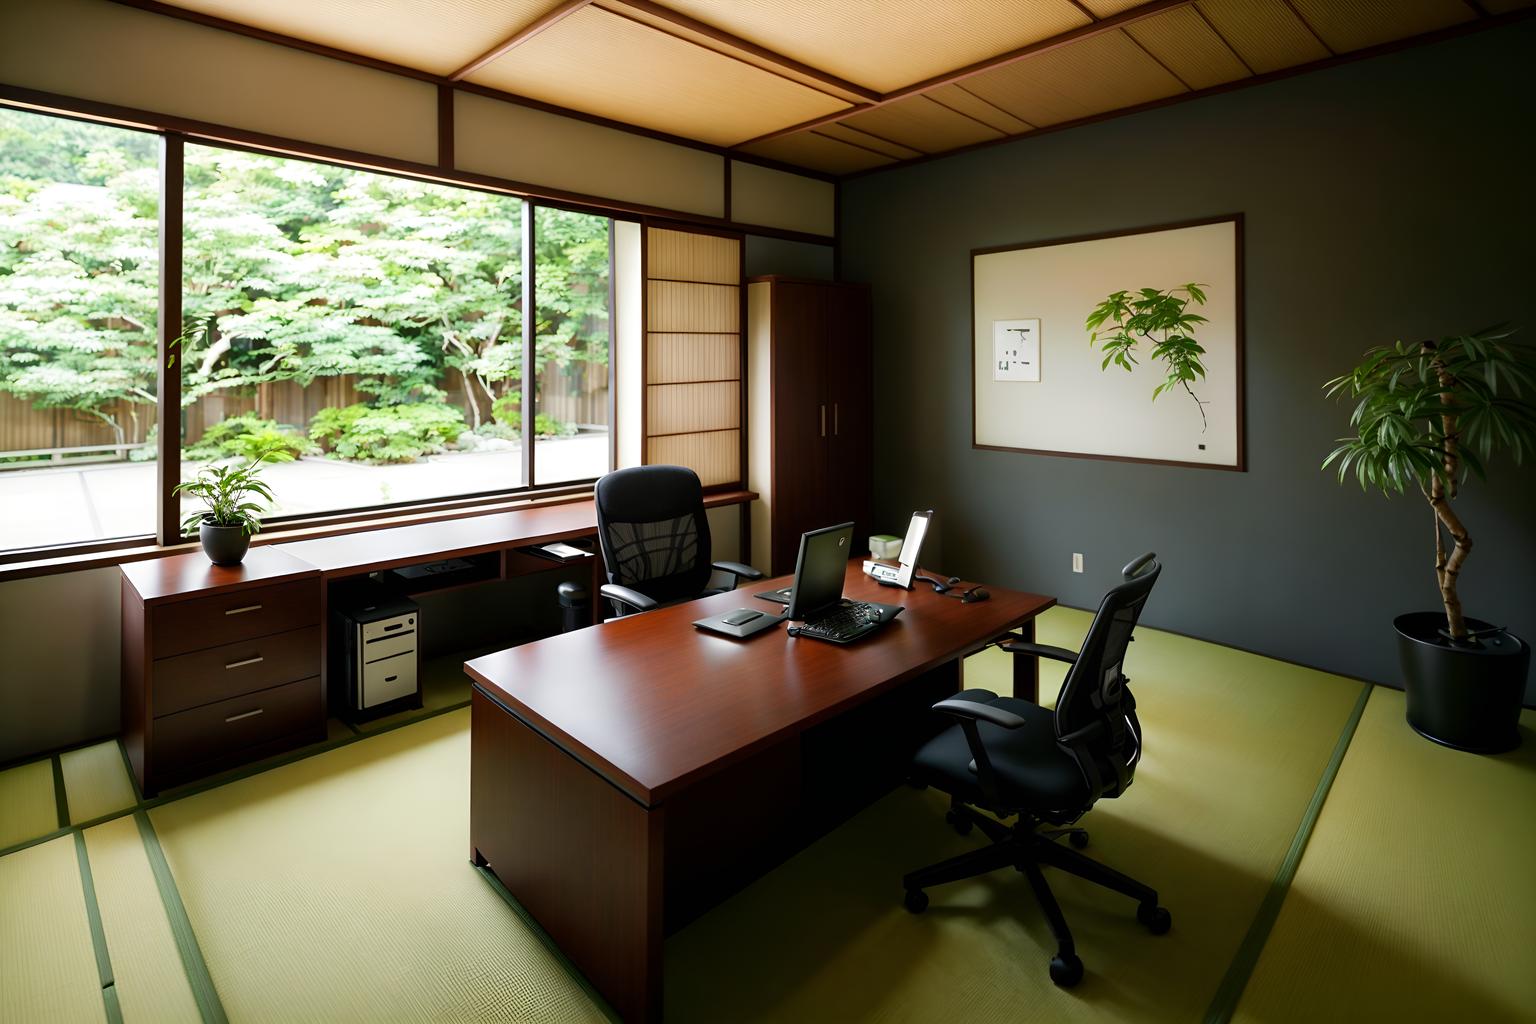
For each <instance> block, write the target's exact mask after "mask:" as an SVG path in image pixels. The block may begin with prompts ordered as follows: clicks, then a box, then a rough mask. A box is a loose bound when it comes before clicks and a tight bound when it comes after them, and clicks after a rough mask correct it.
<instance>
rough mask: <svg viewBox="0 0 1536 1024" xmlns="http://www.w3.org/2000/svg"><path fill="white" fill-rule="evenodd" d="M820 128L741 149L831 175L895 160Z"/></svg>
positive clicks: (860, 169) (864, 169) (756, 143)
mask: <svg viewBox="0 0 1536 1024" xmlns="http://www.w3.org/2000/svg"><path fill="white" fill-rule="evenodd" d="M818 132H819V129H816V130H811V131H804V132H796V133H795V134H793V135H781V136H780V137H778V138H777V139H765V140H764V141H762V142H754V143H752V144H751V145H749V146H743V147H741V149H742V152H744V153H750V154H752V155H754V156H764V157H767V158H768V159H770V160H780V161H782V162H784V163H786V164H798V165H799V166H801V167H810V168H812V169H814V170H818V171H826V172H828V173H829V174H852V173H853V172H854V171H867V170H869V169H870V168H871V167H880V166H882V165H884V164H889V163H895V161H894V160H892V159H891V158H890V157H884V156H881V155H880V154H878V153H873V152H871V151H869V150H867V149H860V148H859V147H857V146H850V145H848V144H847V143H846V142H839V141H838V140H837V139H833V138H829V137H827V136H825V135H821V134H818Z"/></svg>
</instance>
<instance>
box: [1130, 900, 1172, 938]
mask: <svg viewBox="0 0 1536 1024" xmlns="http://www.w3.org/2000/svg"><path fill="white" fill-rule="evenodd" d="M1136 920H1138V921H1140V922H1141V923H1142V924H1144V925H1146V926H1147V931H1149V932H1151V933H1152V934H1153V935H1163V934H1166V933H1167V931H1168V929H1169V928H1172V927H1173V915H1172V914H1170V913H1168V909H1167V908H1166V907H1159V906H1158V905H1157V904H1155V903H1153V904H1146V903H1143V904H1142V905H1141V906H1139V907H1137V908H1136Z"/></svg>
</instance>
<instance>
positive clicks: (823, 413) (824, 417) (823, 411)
mask: <svg viewBox="0 0 1536 1024" xmlns="http://www.w3.org/2000/svg"><path fill="white" fill-rule="evenodd" d="M821 436H822V437H826V436H827V407H826V406H825V405H823V406H822V407H821Z"/></svg>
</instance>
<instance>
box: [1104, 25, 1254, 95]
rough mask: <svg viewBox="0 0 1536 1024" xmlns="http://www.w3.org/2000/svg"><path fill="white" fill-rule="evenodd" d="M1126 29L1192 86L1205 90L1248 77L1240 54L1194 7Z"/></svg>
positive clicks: (1148, 50) (1149, 51)
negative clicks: (1239, 56) (1233, 49)
mask: <svg viewBox="0 0 1536 1024" xmlns="http://www.w3.org/2000/svg"><path fill="white" fill-rule="evenodd" d="M1125 30H1126V31H1127V32H1129V33H1130V35H1131V38H1133V39H1135V40H1136V41H1137V42H1138V43H1140V44H1141V45H1142V46H1144V47H1146V48H1147V52H1148V53H1150V54H1152V56H1154V57H1156V58H1157V59H1158V60H1160V61H1162V62H1163V64H1164V66H1166V67H1167V68H1168V70H1169V71H1172V72H1173V73H1174V74H1176V75H1178V76H1179V78H1181V79H1183V81H1184V84H1185V85H1188V86H1189V87H1190V88H1191V89H1205V88H1209V87H1210V86H1213V85H1221V84H1223V83H1225V82H1234V81H1236V80H1237V79H1239V78H1246V77H1247V76H1248V69H1247V68H1245V67H1243V62H1242V61H1241V60H1239V59H1238V57H1237V54H1236V53H1234V52H1233V51H1232V48H1231V47H1230V46H1228V45H1227V44H1226V43H1225V42H1223V41H1222V39H1221V37H1220V36H1218V35H1217V34H1216V30H1215V29H1213V28H1211V26H1210V23H1209V22H1207V21H1206V20H1205V19H1204V18H1202V17H1200V13H1199V12H1198V11H1196V10H1194V9H1193V8H1191V7H1181V8H1179V9H1178V10H1174V11H1169V12H1168V13H1167V14H1160V15H1158V16H1157V17H1155V18H1148V19H1147V20H1146V21H1138V22H1137V23H1136V24H1134V25H1129V26H1127V27H1126V29H1125Z"/></svg>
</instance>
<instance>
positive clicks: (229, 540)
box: [172, 447, 293, 565]
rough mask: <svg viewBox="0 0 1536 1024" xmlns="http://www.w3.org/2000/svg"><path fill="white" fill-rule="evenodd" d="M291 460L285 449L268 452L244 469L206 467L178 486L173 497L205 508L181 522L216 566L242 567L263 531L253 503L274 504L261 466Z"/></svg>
mask: <svg viewBox="0 0 1536 1024" xmlns="http://www.w3.org/2000/svg"><path fill="white" fill-rule="evenodd" d="M292 458H293V456H292V455H291V454H290V453H289V452H288V451H287V450H286V449H284V448H281V447H275V448H268V449H266V450H265V451H262V452H259V453H257V454H256V455H255V456H254V457H253V458H250V459H248V460H246V462H245V463H244V464H242V465H222V466H204V467H203V468H202V469H200V470H198V473H197V478H196V479H194V480H188V481H187V482H185V483H181V484H177V485H176V488H175V490H174V491H172V493H173V494H190V495H191V496H192V497H194V498H196V499H198V500H199V501H201V502H202V504H203V507H202V508H200V509H197V510H196V511H194V512H191V513H189V514H188V515H187V517H186V518H185V519H183V520H182V523H181V529H182V532H183V533H185V534H186V535H187V536H189V537H190V536H192V534H193V532H194V531H195V532H196V533H197V536H198V539H199V540H201V541H202V545H203V553H204V554H206V555H207V556H208V560H209V561H211V562H212V563H213V564H214V565H239V564H240V561H241V559H243V558H245V553H246V551H248V550H249V549H250V546H251V535H252V534H254V533H256V531H258V530H260V529H261V518H260V515H261V512H262V511H263V509H262V506H261V505H258V504H257V503H256V502H254V501H252V500H251V499H252V498H253V497H259V498H263V499H265V500H266V501H268V502H270V501H272V491H271V489H270V488H269V487H268V486H267V485H266V484H265V483H264V482H263V481H262V479H261V464H262V463H263V462H267V461H272V462H284V461H287V460H289V459H292Z"/></svg>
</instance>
